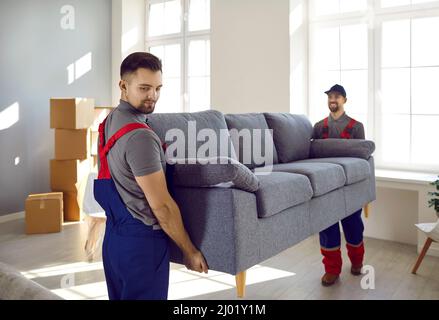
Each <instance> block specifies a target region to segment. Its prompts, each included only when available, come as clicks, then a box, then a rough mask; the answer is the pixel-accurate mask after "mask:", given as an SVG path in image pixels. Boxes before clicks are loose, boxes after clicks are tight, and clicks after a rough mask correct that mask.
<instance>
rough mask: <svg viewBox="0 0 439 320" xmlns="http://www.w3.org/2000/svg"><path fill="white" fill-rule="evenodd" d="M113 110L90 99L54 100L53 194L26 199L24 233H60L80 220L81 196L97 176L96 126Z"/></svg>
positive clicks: (97, 132)
mask: <svg viewBox="0 0 439 320" xmlns="http://www.w3.org/2000/svg"><path fill="white" fill-rule="evenodd" d="M112 110H113V108H111V107H95V105H94V100H93V99H81V98H53V99H51V100H50V127H51V128H52V129H55V157H54V159H52V160H50V187H51V189H52V191H53V192H52V193H44V194H32V195H29V197H28V198H27V199H26V203H25V212H26V233H27V234H38V233H52V232H60V231H61V230H62V223H63V221H67V222H69V221H80V220H82V211H81V207H82V202H81V199H82V198H83V193H84V191H85V186H86V184H87V180H88V177H89V174H90V172H92V171H94V172H97V150H98V138H99V124H100V123H101V122H102V121H103V120H104V119H105V118H106V117H107V115H108V114H109V113H110V112H111V111H112Z"/></svg>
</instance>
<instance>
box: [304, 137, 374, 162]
mask: <svg viewBox="0 0 439 320" xmlns="http://www.w3.org/2000/svg"><path fill="white" fill-rule="evenodd" d="M374 151H375V143H374V142H373V141H370V140H358V139H354V140H353V139H317V140H313V141H312V142H311V148H310V158H333V157H352V158H362V159H364V160H368V159H369V158H370V157H371V155H372V154H373V152H374Z"/></svg>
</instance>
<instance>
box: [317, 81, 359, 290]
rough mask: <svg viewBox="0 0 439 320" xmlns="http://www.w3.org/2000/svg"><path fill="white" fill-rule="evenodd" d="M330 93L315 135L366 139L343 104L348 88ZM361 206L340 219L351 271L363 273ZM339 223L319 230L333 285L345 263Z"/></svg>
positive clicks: (327, 279)
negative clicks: (327, 113)
mask: <svg viewBox="0 0 439 320" xmlns="http://www.w3.org/2000/svg"><path fill="white" fill-rule="evenodd" d="M325 93H326V94H327V95H328V107H329V110H330V111H331V114H330V115H329V117H328V118H325V119H324V120H322V121H320V122H318V123H317V124H316V125H315V126H314V133H313V139H363V140H364V139H365V134H364V126H363V124H362V123H361V122H359V121H356V120H355V119H352V118H351V117H349V116H348V115H347V114H346V112H345V110H344V106H345V104H346V102H347V97H346V91H345V89H344V88H343V87H342V86H341V85H338V84H337V85H335V86H333V87H332V88H331V89H329V90H328V91H326V92H325ZM361 212H362V209H360V210H358V211H357V212H354V213H353V214H352V215H350V216H349V217H347V218H345V219H343V220H342V221H341V224H342V227H343V232H344V235H345V238H346V248H347V251H348V256H349V259H350V261H351V263H352V266H351V273H352V274H353V275H361V268H362V267H363V257H364V243H363V231H364V225H363V221H362V220H361ZM340 245H341V237H340V227H339V223H338V222H337V223H336V224H334V225H333V226H331V227H329V228H328V229H326V230H323V231H322V232H320V246H321V253H322V255H323V265H324V267H325V274H324V276H323V277H322V285H324V286H331V285H333V284H334V283H336V281H337V280H338V279H339V276H340V273H341V267H342V258H341V250H340Z"/></svg>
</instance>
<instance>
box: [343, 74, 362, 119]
mask: <svg viewBox="0 0 439 320" xmlns="http://www.w3.org/2000/svg"><path fill="white" fill-rule="evenodd" d="M341 84H342V85H343V86H344V88H345V89H346V93H347V98H348V102H347V103H346V110H347V111H349V112H352V113H367V104H368V101H369V99H368V88H369V85H368V71H367V70H355V71H342V73H341Z"/></svg>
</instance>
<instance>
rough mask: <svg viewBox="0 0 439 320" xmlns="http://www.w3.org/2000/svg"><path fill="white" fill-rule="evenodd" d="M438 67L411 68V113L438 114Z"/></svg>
mask: <svg viewBox="0 0 439 320" xmlns="http://www.w3.org/2000/svg"><path fill="white" fill-rule="evenodd" d="M438 92H439V67H436V68H413V70H412V113H414V114H437V115H439V105H438V102H437V101H438V100H437V96H438Z"/></svg>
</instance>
